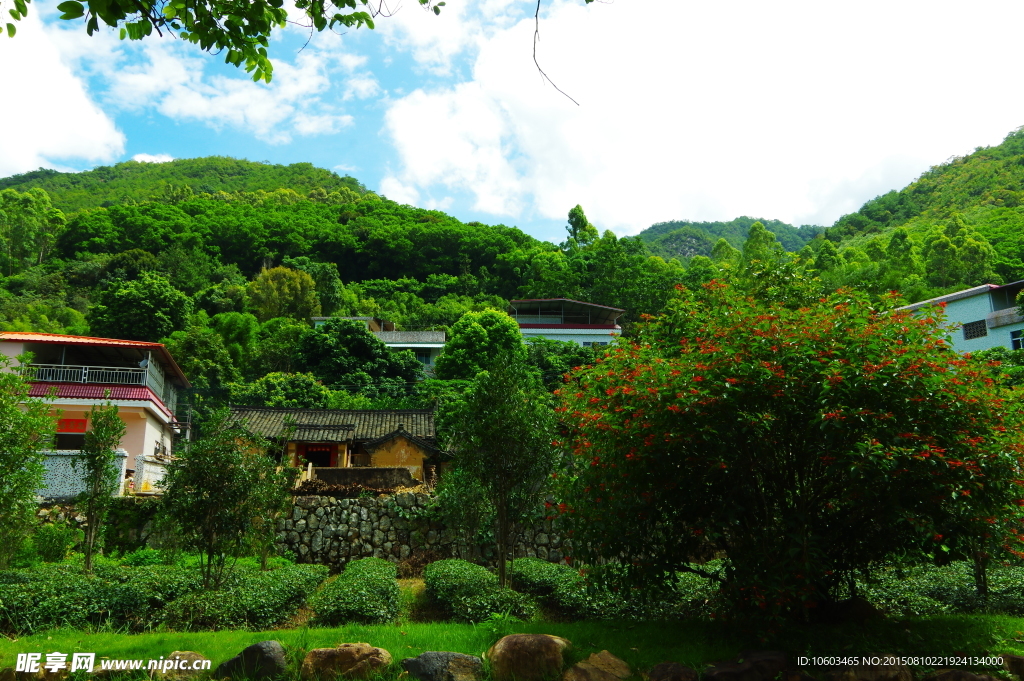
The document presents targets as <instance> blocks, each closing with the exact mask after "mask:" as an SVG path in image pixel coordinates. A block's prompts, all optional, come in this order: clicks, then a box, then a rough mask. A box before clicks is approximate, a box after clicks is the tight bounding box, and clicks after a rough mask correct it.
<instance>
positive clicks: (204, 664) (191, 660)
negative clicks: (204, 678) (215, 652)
mask: <svg viewBox="0 0 1024 681" xmlns="http://www.w3.org/2000/svg"><path fill="white" fill-rule="evenodd" d="M166 660H171V661H172V662H173V665H171V666H170V667H168V668H167V669H166V670H165V669H164V667H167V664H166ZM209 665H210V660H209V658H207V657H206V656H205V655H203V654H202V653H197V652H195V651H192V650H175V651H174V652H173V653H171V654H170V655H168V656H167V657H165V658H163V662H161V665H160V668H159V669H151V670H150V671H149V675H150V677H152V678H154V679H159V681H185V680H186V679H193V678H195V677H197V676H199V675H200V674H203V673H204V672H206V671H209V669H210V666H209Z"/></svg>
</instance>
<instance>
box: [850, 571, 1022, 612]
mask: <svg viewBox="0 0 1024 681" xmlns="http://www.w3.org/2000/svg"><path fill="white" fill-rule="evenodd" d="M988 587H989V597H988V601H987V602H986V601H983V600H982V599H981V597H979V596H978V593H977V591H976V590H975V587H974V574H973V565H972V563H971V562H969V561H954V562H952V563H950V564H948V565H944V566H941V567H940V566H935V565H916V566H895V565H893V566H886V567H882V568H880V569H878V570H875V571H874V572H873V573H872V574H871V578H870V579H868V580H864V581H862V582H860V583H859V584H858V594H859V595H860V596H862V597H863V598H865V599H867V600H868V601H870V602H871V603H872V604H874V605H875V606H876V607H878V608H880V609H881V610H883V611H885V612H886V613H888V614H889V615H891V616H897V617H926V616H932V615H948V614H959V613H979V612H986V613H1000V614H1006V615H1014V616H1017V617H1020V616H1024V567H1022V566H1018V565H1005V566H1004V565H996V566H993V567H992V568H991V569H990V570H989V575H988Z"/></svg>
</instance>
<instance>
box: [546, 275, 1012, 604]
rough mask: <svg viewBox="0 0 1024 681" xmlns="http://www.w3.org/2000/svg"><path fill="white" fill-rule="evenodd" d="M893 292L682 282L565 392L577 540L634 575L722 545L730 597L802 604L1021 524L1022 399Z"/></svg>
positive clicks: (649, 574)
mask: <svg viewBox="0 0 1024 681" xmlns="http://www.w3.org/2000/svg"><path fill="white" fill-rule="evenodd" d="M894 305H895V302H894V301H893V300H892V299H888V300H886V301H883V302H882V303H881V304H880V305H873V304H871V303H870V302H869V301H868V299H867V298H866V297H865V296H863V295H860V294H855V293H852V292H849V291H840V292H838V293H836V294H834V295H831V296H828V297H823V298H821V300H820V302H817V303H814V304H811V305H808V306H806V307H796V306H788V305H786V304H784V303H781V302H773V303H764V302H759V301H757V300H755V299H753V298H750V297H748V296H747V295H745V294H743V293H740V292H737V291H735V290H734V289H733V288H731V287H730V286H728V285H726V284H724V283H722V282H719V281H712V282H710V283H708V284H706V285H705V286H703V287H701V288H700V289H699V290H698V291H695V292H689V291H684V292H683V293H682V294H681V295H680V298H679V300H678V301H676V302H674V303H673V304H672V306H671V309H670V311H669V312H668V313H667V314H666V315H664V316H662V317H658V318H656V319H654V320H651V321H649V322H647V323H645V324H643V325H641V326H640V327H639V328H638V329H637V335H636V336H635V338H634V339H632V340H631V341H628V342H624V343H620V344H618V345H617V346H616V347H615V348H614V349H613V351H612V352H610V353H608V354H607V355H606V356H605V357H604V358H602V359H600V360H599V361H598V363H597V364H596V365H595V366H594V367H593V368H590V369H585V370H583V371H580V372H578V373H577V374H576V376H575V377H574V379H573V382H572V384H571V385H570V386H566V387H565V388H563V390H562V392H563V393H564V399H565V406H564V407H563V408H562V410H563V414H562V418H563V419H564V420H565V422H566V424H567V425H568V426H569V428H570V432H569V436H568V438H567V439H566V444H567V446H568V447H569V449H570V450H571V451H572V453H573V454H574V459H575V462H576V463H575V466H574V468H573V471H572V476H573V477H572V480H571V483H572V484H571V494H572V497H571V499H572V501H571V510H572V513H571V514H570V517H571V518H574V519H575V520H577V521H578V522H575V523H574V528H575V533H576V534H575V535H574V545H576V546H579V547H580V551H581V552H582V554H585V556H584V557H586V558H589V559H590V560H591V561H592V562H593V561H594V560H596V558H598V557H599V556H604V557H609V556H618V557H620V558H621V559H623V561H622V563H621V566H622V567H623V568H624V569H625V571H626V572H627V573H628V574H629V576H631V577H634V578H637V579H641V580H645V579H646V580H658V579H663V578H665V577H666V576H667V575H669V574H671V573H672V572H673V571H675V570H679V569H690V568H689V562H690V560H691V559H692V558H693V557H695V556H699V555H701V554H702V553H707V552H722V553H723V554H724V555H725V556H727V558H728V561H727V570H726V573H725V574H726V576H725V587H726V589H725V593H726V595H727V596H728V597H729V598H730V599H731V601H732V603H733V604H734V605H736V606H738V607H740V608H741V609H742V608H749V609H754V610H759V609H762V608H765V609H767V611H768V612H770V613H775V614H776V615H778V616H799V617H803V616H805V612H806V610H807V609H809V608H813V607H814V606H815V605H817V604H821V603H822V602H825V601H828V600H829V599H832V598H836V597H838V596H839V595H841V594H842V590H843V585H844V584H845V583H846V581H845V580H846V579H847V577H848V576H849V575H850V574H851V573H852V572H853V571H856V570H862V569H865V568H867V567H868V566H869V565H872V564H874V563H875V562H877V561H880V560H883V559H886V558H888V557H892V556H896V555H900V554H905V553H908V552H910V553H912V552H914V551H918V552H920V553H922V554H923V553H928V552H931V551H934V550H935V547H936V546H937V545H938V544H939V543H943V542H949V541H952V540H953V539H956V537H953V538H949V537H944V536H943V535H947V534H955V535H958V536H959V537H961V538H964V537H970V536H980V535H981V534H982V533H986V532H989V533H991V532H994V529H993V526H992V525H990V524H989V523H987V521H986V520H985V519H986V518H995V517H999V518H1004V519H1018V520H1019V519H1020V513H1021V511H1020V506H1019V504H1022V503H1024V501H1021V499H1020V498H1021V496H1022V495H1021V492H1020V487H1019V486H1018V484H1017V483H1016V481H1018V480H1021V479H1022V474H1024V470H1022V465H1021V454H1022V452H1024V443H1022V442H1021V435H1020V433H1021V430H1020V426H1021V415H1020V409H1019V406H1018V405H1017V404H1016V403H1014V402H1008V401H1007V400H1005V399H1004V398H1003V397H1002V396H1001V394H1000V393H999V389H998V388H997V386H996V385H995V383H994V381H993V380H992V378H991V377H990V376H989V375H988V371H989V369H988V368H987V367H986V366H985V365H984V364H983V363H981V362H978V361H975V360H971V359H969V358H963V357H961V356H959V355H958V354H957V353H955V352H953V351H952V350H951V349H950V348H949V346H948V344H947V343H946V342H945V341H944V340H943V336H944V332H943V330H942V329H941V318H940V317H939V316H937V315H931V316H928V315H923V316H919V317H913V316H911V315H909V314H908V313H905V312H898V311H896V310H895V309H894ZM1004 540H1006V541H1010V538H1006V537H1004Z"/></svg>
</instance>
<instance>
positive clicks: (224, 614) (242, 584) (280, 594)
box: [163, 565, 328, 630]
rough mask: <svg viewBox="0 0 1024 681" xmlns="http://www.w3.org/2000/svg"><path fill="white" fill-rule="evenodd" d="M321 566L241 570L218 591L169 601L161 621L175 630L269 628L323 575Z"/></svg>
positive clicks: (295, 607) (309, 592) (310, 591)
mask: <svg viewBox="0 0 1024 681" xmlns="http://www.w3.org/2000/svg"><path fill="white" fill-rule="evenodd" d="M327 572H328V568H327V566H325V565H291V566H288V567H283V568H279V569H277V570H271V571H267V572H263V571H245V572H240V573H239V574H237V575H234V576H233V579H232V582H231V583H230V584H226V585H225V588H223V589H221V590H218V591H194V592H192V593H191V594H188V595H186V596H184V597H182V598H179V599H177V600H175V601H173V602H172V603H170V604H169V605H168V606H167V608H166V612H165V613H164V616H163V620H164V621H165V622H166V623H167V625H168V626H170V627H173V628H175V629H192V630H198V629H239V628H241V629H251V630H262V629H269V628H271V627H274V626H277V625H279V624H282V623H284V622H285V621H287V620H288V618H290V617H291V616H292V615H294V614H295V613H296V612H297V611H298V609H299V607H300V606H301V605H302V604H304V603H305V602H306V600H307V599H308V598H309V597H310V596H311V595H312V594H313V592H314V591H315V590H316V588H317V586H319V585H320V583H321V582H323V581H324V579H326V577H327Z"/></svg>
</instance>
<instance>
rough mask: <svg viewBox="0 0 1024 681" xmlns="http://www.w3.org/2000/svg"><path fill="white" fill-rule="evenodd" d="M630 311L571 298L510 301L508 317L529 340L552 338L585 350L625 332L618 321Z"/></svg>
mask: <svg viewBox="0 0 1024 681" xmlns="http://www.w3.org/2000/svg"><path fill="white" fill-rule="evenodd" d="M625 312H626V311H625V310H620V309H619V308H617V307H608V306H607V305H595V304H594V303H584V302H582V301H579V300H571V299H569V298H540V299H533V300H510V301H509V303H508V314H509V315H510V316H511V317H512V318H513V319H515V320H516V322H518V324H519V331H520V332H521V333H522V334H523V337H524V338H526V339H529V338H536V337H540V338H550V339H552V340H560V341H571V342H573V343H579V344H580V345H583V346H585V347H588V346H600V345H608V344H609V343H611V342H612V340H613V339H615V338H616V337H618V336H619V334H621V333H622V327H621V326H619V325H618V323H617V322H618V319H619V317H621V316H622V315H623V314H624V313H625Z"/></svg>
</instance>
